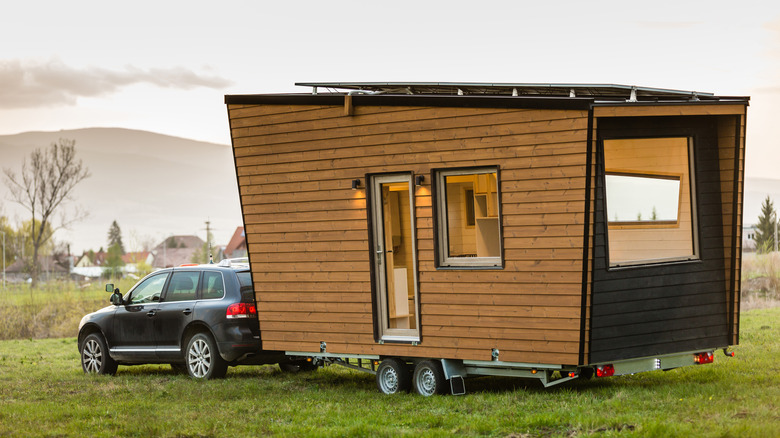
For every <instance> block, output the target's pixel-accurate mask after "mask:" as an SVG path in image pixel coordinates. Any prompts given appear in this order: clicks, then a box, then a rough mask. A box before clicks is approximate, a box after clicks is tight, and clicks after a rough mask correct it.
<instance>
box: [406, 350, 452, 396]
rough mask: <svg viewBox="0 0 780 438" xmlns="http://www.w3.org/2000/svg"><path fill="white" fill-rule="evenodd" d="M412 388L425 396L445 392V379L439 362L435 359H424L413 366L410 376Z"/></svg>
mask: <svg viewBox="0 0 780 438" xmlns="http://www.w3.org/2000/svg"><path fill="white" fill-rule="evenodd" d="M412 384H413V385H414V390H415V391H417V393H418V394H420V395H423V396H425V397H428V396H431V395H434V394H446V393H447V380H446V379H445V378H444V370H442V368H441V363H440V362H439V361H436V360H431V359H429V360H424V361H422V362H420V363H418V364H417V366H416V367H414V377H413V378H412Z"/></svg>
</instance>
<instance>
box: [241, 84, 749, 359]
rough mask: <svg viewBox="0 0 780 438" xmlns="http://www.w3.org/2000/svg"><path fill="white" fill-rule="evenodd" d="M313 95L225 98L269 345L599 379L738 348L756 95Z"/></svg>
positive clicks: (456, 90) (414, 88)
mask: <svg viewBox="0 0 780 438" xmlns="http://www.w3.org/2000/svg"><path fill="white" fill-rule="evenodd" d="M304 85H309V86H312V87H314V90H315V91H314V93H312V94H285V95H230V96H226V103H227V107H228V115H229V120H230V129H231V135H232V142H233V150H234V156H235V165H236V174H237V180H238V186H239V191H240V197H241V205H242V211H243V216H244V224H245V230H246V242H247V248H248V254H249V259H250V263H251V269H252V275H253V281H254V285H255V291H256V300H257V305H258V314H259V321H260V329H261V336H262V341H263V348H264V349H267V350H280V351H286V352H322V353H328V354H342V355H358V356H359V355H374V356H377V357H380V358H382V357H402V358H441V359H453V360H460V361H500V362H502V363H521V364H529V366H530V365H544V364H553V365H557V366H564V367H582V366H587V365H590V364H596V363H606V362H610V361H619V360H627V359H633V358H642V357H649V356H654V355H666V354H673V353H679V352H691V351H698V350H706V349H709V350H713V349H715V348H725V347H728V346H730V345H734V344H737V343H738V334H739V326H738V321H739V320H738V313H739V296H740V293H739V288H740V284H739V278H740V272H739V269H740V253H741V242H742V238H741V230H742V217H741V214H742V213H741V212H742V186H743V170H744V167H743V163H744V139H745V117H746V108H747V105H748V98H745V97H722V96H715V95H712V94H707V93H693V92H682V91H676V90H659V89H648V88H637V87H626V86H617V85H587V86H586V85H554V84H553V85H539V84H532V85H527V84H499V85H484V84H355V83H348V84H304ZM326 87H329V88H331V89H333V90H336V91H334V92H329V93H318V92H317V91H318V90H320V89H322V88H326ZM338 90H341V91H338ZM637 200H638V201H639V203H636V201H637Z"/></svg>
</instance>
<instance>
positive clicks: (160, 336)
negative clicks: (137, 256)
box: [153, 269, 201, 360]
mask: <svg viewBox="0 0 780 438" xmlns="http://www.w3.org/2000/svg"><path fill="white" fill-rule="evenodd" d="M200 275H201V271H200V270H191V269H188V270H183V271H174V272H173V274H171V280H170V281H169V282H168V287H167V288H166V290H165V295H164V296H163V298H162V300H161V301H160V304H159V306H158V308H157V314H156V315H155V317H154V318H153V320H154V336H155V339H156V345H157V356H158V358H160V359H162V360H164V359H169V360H175V359H180V358H181V345H180V343H181V336H182V332H183V331H184V329H185V327H187V324H189V323H190V321H192V312H193V310H194V309H195V298H196V294H197V291H198V285H199V282H200V281H199V280H200Z"/></svg>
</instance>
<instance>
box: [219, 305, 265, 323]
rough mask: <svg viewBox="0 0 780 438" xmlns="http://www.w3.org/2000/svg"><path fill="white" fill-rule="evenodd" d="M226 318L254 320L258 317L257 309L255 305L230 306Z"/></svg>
mask: <svg viewBox="0 0 780 438" xmlns="http://www.w3.org/2000/svg"><path fill="white" fill-rule="evenodd" d="M225 316H226V317H227V318H229V319H231V318H254V317H256V316H257V308H256V307H255V305H254V304H249V303H234V304H231V305H229V306H228V308H227V312H225Z"/></svg>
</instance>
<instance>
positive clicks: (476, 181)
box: [435, 167, 502, 267]
mask: <svg viewBox="0 0 780 438" xmlns="http://www.w3.org/2000/svg"><path fill="white" fill-rule="evenodd" d="M435 178H436V220H437V226H438V235H437V236H436V237H437V242H438V255H439V259H438V265H439V266H443V267H452V266H462V267H501V266H502V261H501V216H500V205H499V196H498V195H499V191H498V188H499V182H498V169H497V168H496V167H479V168H469V169H457V170H440V171H437V172H435Z"/></svg>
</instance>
